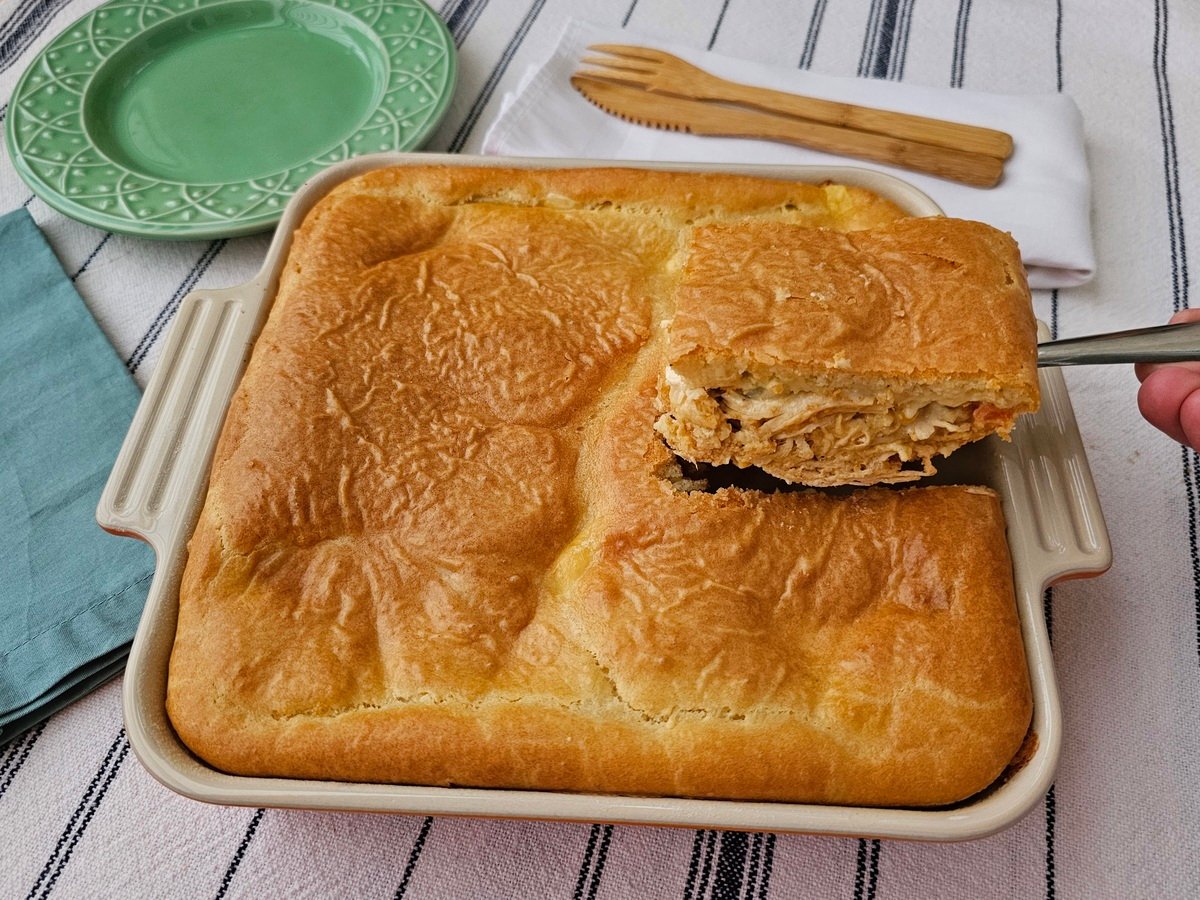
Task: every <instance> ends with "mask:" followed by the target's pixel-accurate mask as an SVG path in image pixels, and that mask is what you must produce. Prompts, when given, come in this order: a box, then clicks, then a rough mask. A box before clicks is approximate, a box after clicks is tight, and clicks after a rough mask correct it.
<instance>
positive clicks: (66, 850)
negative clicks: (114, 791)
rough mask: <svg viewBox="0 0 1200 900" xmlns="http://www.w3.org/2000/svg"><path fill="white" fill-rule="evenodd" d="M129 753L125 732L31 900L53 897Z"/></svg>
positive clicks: (60, 841) (36, 884)
mask: <svg viewBox="0 0 1200 900" xmlns="http://www.w3.org/2000/svg"><path fill="white" fill-rule="evenodd" d="M127 753H129V741H128V740H126V738H125V729H124V728H122V729H121V730H120V731H119V732H118V733H117V737H116V740H114V741H113V742H112V744H111V745H110V746H109V748H108V753H106V754H105V755H104V761H103V762H102V763H101V764H100V768H99V769H97V770H96V774H95V775H94V776H92V780H91V782H89V783H88V786H87V790H86V791H85V792H84V794H83V798H82V799H81V800H80V801H79V805H78V806H76V807H75V812H74V813H72V815H71V818H70V819H69V820H68V821H67V827H66V828H64V829H63V832H62V834H61V835H60V836H59V838H58V842H57V843H56V844H55V845H54V852H53V853H51V854H50V858H49V859H47V860H46V865H44V866H43V867H42V871H41V874H39V875H38V878H37V881H35V882H34V884H33V887H32V888H30V890H29V895H28V900H35V898H42V897H47V896H49V895H50V891H51V890H53V889H54V884H55V882H57V881H58V878H59V876H60V875H62V872H63V869H64V868H65V867H66V865H67V863H68V862H70V861H71V854H72V853H73V852H74V850H75V845H76V844H78V843H79V839H80V838H81V837H83V833H84V832H85V831H87V827H88V825H89V824H90V823H91V821H92V817H93V816H95V815H96V810H98V809H99V808H100V804H101V803H102V802H104V796H105V794H107V793H108V789H109V786H110V785H111V784H112V783H113V779H114V778H116V777H117V772H119V771H120V769H121V763H123V762H124V761H125V755H126V754H127Z"/></svg>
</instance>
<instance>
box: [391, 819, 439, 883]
mask: <svg viewBox="0 0 1200 900" xmlns="http://www.w3.org/2000/svg"><path fill="white" fill-rule="evenodd" d="M431 828H433V816H426V817H425V821H424V822H422V823H421V830H420V831H419V832H417V839H416V840H415V841H413V845H412V849H411V850H410V851H408V862H406V863H405V864H404V875H403V877H401V879H400V884H399V886H398V887H397V888H396V896H395V900H401V898H403V897H404V895H405V894H406V893H407V892H408V885H409V882H411V881H412V877H413V872H415V871H416V870H417V861H418V860H419V859H420V858H421V851H422V850H424V849H425V841H426V840H427V839H428V838H429V830H430V829H431Z"/></svg>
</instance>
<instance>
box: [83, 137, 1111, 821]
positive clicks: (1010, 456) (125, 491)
mask: <svg viewBox="0 0 1200 900" xmlns="http://www.w3.org/2000/svg"><path fill="white" fill-rule="evenodd" d="M428 163H444V164H446V165H506V166H512V165H516V166H526V167H548V166H584V165H596V162H595V161H594V160H561V159H498V158H489V157H469V156H458V155H445V156H440V155H432V154H385V155H378V156H369V157H362V158H359V159H355V160H351V161H348V162H346V163H343V164H341V165H338V166H335V167H333V168H331V169H328V170H326V171H324V172H322V173H321V174H319V175H317V176H316V177H315V178H313V179H312V180H311V181H309V182H307V183H306V184H305V186H304V187H302V188H301V189H300V191H299V192H298V193H297V194H296V195H295V197H294V198H293V199H292V201H291V203H290V204H289V206H288V208H287V210H286V212H285V213H284V216H283V219H282V221H281V222H280V225H279V229H278V230H277V231H276V233H275V239H274V241H273V242H272V244H271V248H270V250H269V252H268V254H267V259H266V262H265V263H264V264H263V268H262V270H261V272H259V274H258V275H257V276H256V277H255V278H254V279H253V280H252V281H250V282H248V283H247V284H244V285H241V286H238V287H234V288H229V289H226V290H201V291H196V292H194V293H192V294H190V295H189V296H187V297H186V298H185V299H184V301H183V303H182V305H181V306H180V309H179V313H178V314H177V315H176V317H175V321H174V323H173V324H172V326H171V330H170V334H169V336H168V338H167V340H166V346H165V349H164V350H163V353H162V357H161V359H160V361H159V363H158V366H157V368H156V370H155V372H154V377H153V378H152V379H151V381H150V384H149V386H148V387H147V389H146V393H145V396H144V397H143V398H142V402H141V405H140V407H139V408H138V411H137V415H136V416H135V417H134V420H133V424H132V425H131V426H130V430H129V434H128V435H127V436H126V438H125V443H124V446H123V447H122V448H121V453H120V455H119V456H118V458H117V461H116V464H115V465H114V467H113V470H112V474H111V476H110V477H109V481H108V485H107V487H106V489H105V491H104V494H103V496H102V497H101V499H100V505H99V508H98V510H97V519H98V520H99V522H100V524H101V526H103V527H104V528H105V529H107V530H109V531H112V532H115V533H119V534H125V535H130V536H133V537H137V538H140V539H142V540H144V541H146V542H148V543H149V544H150V545H151V546H152V547H153V548H154V550H155V553H156V554H157V567H156V569H155V573H154V580H153V582H152V585H151V588H150V594H149V597H148V599H147V602H146V609H145V612H144V614H143V616H142V620H141V625H140V627H139V628H138V632H137V636H136V638H135V639H134V642H133V648H132V651H131V653H130V657H129V666H128V669H127V671H126V678H125V686H124V704H125V719H126V729H127V732H128V735H129V741H130V743H131V744H132V746H133V749H134V752H135V753H136V754H137V756H138V758H139V759H140V760H141V762H142V764H143V765H144V766H145V767H146V769H147V770H149V772H150V773H151V774H152V775H153V776H154V777H155V778H157V779H158V780H159V781H161V782H162V783H163V784H164V785H166V786H167V787H169V788H171V789H172V790H174V791H177V792H179V793H181V794H184V795H186V796H188V797H193V798H195V799H197V800H204V801H208V802H213V803H224V804H235V805H243V806H275V807H298V808H303V809H332V810H365V811H377V812H380V811H386V812H403V813H422V814H434V815H475V816H503V817H519V818H537V819H563V820H582V821H592V822H595V821H603V822H617V823H643V824H654V825H678V826H688V827H705V828H734V829H753V830H767V831H799V832H809V833H827V834H843V835H864V836H874V837H897V838H911V839H920V840H961V839H965V838H973V837H982V836H984V835H987V834H991V833H993V832H995V831H998V830H1000V829H1002V828H1004V827H1006V826H1008V825H1010V824H1012V823H1014V822H1016V821H1017V820H1018V819H1019V818H1021V816H1023V815H1024V814H1025V813H1026V812H1027V811H1028V810H1029V809H1031V808H1032V807H1033V806H1034V805H1035V804H1037V803H1038V802H1039V801H1040V799H1041V797H1042V796H1043V794H1044V793H1045V791H1046V789H1047V788H1048V787H1049V785H1050V783H1051V780H1052V778H1053V775H1054V770H1055V766H1056V764H1057V761H1058V756H1059V749H1060V746H1061V741H1062V718H1061V711H1060V707H1059V698H1058V689H1057V686H1056V683H1055V677H1054V667H1053V663H1052V660H1051V655H1050V643H1049V639H1048V637H1047V632H1046V624H1045V620H1044V618H1043V611H1042V597H1043V592H1044V590H1045V588H1046V587H1047V585H1050V584H1052V583H1054V582H1055V581H1058V580H1061V579H1064V578H1071V577H1080V576H1088V575H1096V574H1099V573H1101V572H1103V571H1104V570H1105V569H1107V568H1108V566H1109V564H1110V562H1111V549H1110V545H1109V542H1108V535H1107V532H1106V530H1105V525H1104V520H1103V518H1102V514H1101V511H1100V505H1099V502H1098V500H1097V497H1096V492H1095V486H1094V484H1093V483H1092V477H1091V473H1090V471H1089V469H1088V463H1087V458H1086V456H1085V455H1084V450H1083V445H1082V442H1081V440H1080V437H1079V432H1078V430H1077V428H1076V425H1075V418H1074V413H1073V411H1072V409H1071V403H1070V400H1069V398H1068V397H1067V391H1066V387H1065V385H1064V383H1063V379H1062V376H1061V374H1060V373H1059V372H1058V371H1057V370H1042V372H1041V388H1042V409H1041V411H1040V412H1039V413H1038V414H1037V415H1035V416H1029V417H1026V418H1025V419H1023V420H1022V421H1021V423H1020V424H1019V425H1018V427H1017V429H1016V432H1015V434H1014V440H1013V442H1012V443H1004V442H1001V441H998V440H988V441H985V442H983V443H981V444H978V445H975V446H973V447H971V448H968V449H967V450H964V451H962V452H961V453H960V454H957V455H956V456H955V457H954V458H953V459H952V461H951V462H952V463H953V464H952V465H947V466H946V467H945V469H946V471H944V472H943V473H941V474H940V475H939V480H941V481H969V482H973V483H985V484H988V485H991V486H992V487H993V488H995V489H996V490H997V491H999V493H1000V495H1001V497H1002V498H1003V503H1004V512H1005V515H1006V517H1007V521H1008V528H1009V542H1010V545H1011V548H1012V557H1013V568H1014V575H1015V581H1016V591H1017V604H1018V607H1019V611H1020V617H1021V623H1022V631H1023V635H1024V640H1025V647H1026V653H1027V657H1028V660H1029V674H1030V678H1031V680H1032V684H1033V699H1034V711H1033V724H1032V729H1031V734H1030V739H1029V740H1028V741H1027V743H1026V748H1025V753H1024V754H1023V756H1024V757H1025V758H1024V759H1023V763H1022V764H1021V765H1019V766H1013V767H1012V768H1011V770H1010V772H1009V773H1007V775H1006V777H1004V778H1002V779H1001V782H999V783H997V784H996V785H993V786H992V788H990V789H988V790H987V791H985V792H983V793H982V794H980V795H977V796H976V797H974V798H971V799H969V800H967V801H964V802H962V803H960V804H957V805H955V806H953V807H949V808H940V809H877V808H864V807H846V806H821V805H806V804H796V803H770V802H740V801H731V800H689V799H682V798H672V797H636V796H622V795H600V794H572V793H560V792H550V791H524V790H520V791H518V790H500V789H473V788H459V787H452V788H442V787H421V786H408V785H390V784H359V783H345V782H332V781H329V782H326V781H302V780H296V779H284V778H257V777H255V778H252V777H243V776H235V775H227V774H225V773H223V772H219V771H216V770H215V769H213V768H211V767H209V766H208V765H206V764H205V763H203V762H202V761H200V760H199V759H197V758H196V757H195V756H193V755H192V754H191V753H190V752H189V751H188V749H187V748H186V747H185V746H184V745H183V744H182V743H181V742H180V740H179V738H178V737H177V736H176V734H175V732H174V731H173V730H172V728H171V725H170V722H169V721H168V719H167V714H166V707H165V697H166V688H167V663H168V660H169V658H170V653H171V646H172V642H173V641H174V636H175V621H176V613H177V604H178V599H179V596H178V592H179V582H180V578H181V576H182V573H183V566H184V560H185V556H186V546H187V541H188V538H189V536H190V535H191V532H192V529H193V528H194V526H195V522H196V519H197V517H198V515H199V511H200V506H201V503H202V500H203V498H204V493H205V488H206V483H207V478H208V467H209V465H210V462H211V457H212V452H213V446H214V444H215V442H216V439H217V435H218V433H219V431H220V428H221V423H222V421H223V418H224V415H225V410H226V406H227V404H228V401H229V398H230V396H231V395H232V393H233V391H234V389H235V387H236V386H237V383H238V380H239V378H240V376H241V373H242V370H243V368H244V366H245V364H246V360H247V359H248V357H249V355H250V351H251V348H252V346H253V343H254V340H255V338H256V336H257V334H258V332H259V329H260V328H261V326H262V324H263V322H264V321H265V319H266V315H267V311H268V309H269V307H270V304H271V301H272V299H273V298H274V295H275V290H276V286H277V282H278V276H279V270H280V268H281V267H282V265H283V263H284V260H285V258H286V256H287V253H288V248H289V244H290V241H291V235H292V233H293V231H294V229H295V228H296V227H297V226H298V225H299V224H300V222H301V220H302V219H303V217H304V216H305V214H306V213H307V212H308V211H309V209H311V208H312V207H313V205H314V204H315V203H316V202H317V201H318V200H319V199H320V198H321V197H322V196H324V195H325V194H326V193H327V192H328V191H329V190H330V189H331V188H332V187H333V186H334V185H336V184H338V183H339V182H341V181H344V180H345V179H348V178H351V177H353V176H355V175H358V174H360V173H362V172H365V171H368V170H370V169H374V168H378V167H381V166H389V165H401V166H403V165H407V164H428ZM605 165H611V164H610V163H605ZM616 165H632V166H641V167H645V168H656V169H669V170H707V171H720V172H731V173H737V174H747V175H759V176H766V177H772V178H790V179H796V180H800V181H816V182H820V181H838V182H842V183H846V184H854V185H860V186H862V187H866V188H869V189H871V190H873V191H875V192H877V193H878V194H881V195H882V196H884V197H887V198H889V199H891V200H893V201H894V202H896V203H897V204H899V205H900V206H901V207H903V208H904V209H905V210H907V211H909V212H911V213H912V214H913V215H937V214H939V212H940V211H939V210H938V208H937V206H936V205H935V204H934V203H933V202H932V201H931V200H930V199H929V198H928V197H926V196H925V195H924V194H922V193H920V192H919V191H917V190H916V189H915V188H912V187H910V186H909V185H907V184H905V183H903V182H901V181H899V180H897V179H895V178H892V177H889V176H887V175H884V174H881V173H878V172H872V171H867V170H861V169H852V168H824V167H821V168H818V167H799V166H790V167H789V166H749V165H745V166H702V165H683V164H661V163H617V164H616Z"/></svg>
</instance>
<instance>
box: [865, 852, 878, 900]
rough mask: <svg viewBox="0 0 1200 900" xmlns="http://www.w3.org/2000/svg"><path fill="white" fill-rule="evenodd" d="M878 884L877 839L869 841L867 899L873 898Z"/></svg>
mask: <svg viewBox="0 0 1200 900" xmlns="http://www.w3.org/2000/svg"><path fill="white" fill-rule="evenodd" d="M878 885H879V841H871V859H870V861H869V862H868V864H867V900H875V888H876V887H877V886H878Z"/></svg>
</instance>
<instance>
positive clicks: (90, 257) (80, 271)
mask: <svg viewBox="0 0 1200 900" xmlns="http://www.w3.org/2000/svg"><path fill="white" fill-rule="evenodd" d="M110 238H112V232H111V231H110V232H108V233H107V234H105V235H104V237H102V238H100V243H98V244H97V245H96V246H95V247H93V248H92V252H91V253H89V254H88V255H87V259H85V260H84V261H83V265H81V266H80V267H79V268H78V269H77V270H76V272H75V274H74V275H72V276H71V280H72V281H74V280H75V279H76V278H78V277H79V276H80V275H82V274H83V273H84V272H86V271H87V270H88V266H90V265H91V264H92V260H94V259H95V258H96V255H97V254H98V253H99V252H100V251H101V250H103V249H104V245H105V244H107V243H108V242H109V239H110Z"/></svg>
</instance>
